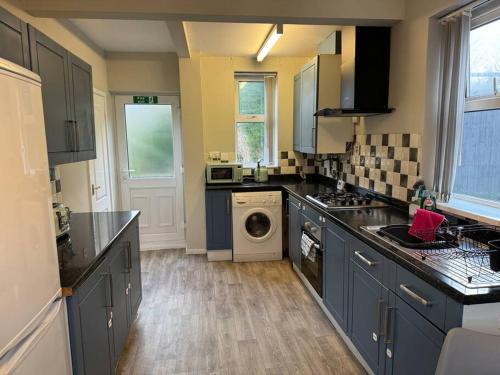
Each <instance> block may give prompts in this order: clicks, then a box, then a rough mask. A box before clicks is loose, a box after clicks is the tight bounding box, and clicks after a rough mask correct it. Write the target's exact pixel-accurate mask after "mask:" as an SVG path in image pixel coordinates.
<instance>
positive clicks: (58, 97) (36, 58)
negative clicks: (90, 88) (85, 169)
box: [29, 26, 76, 165]
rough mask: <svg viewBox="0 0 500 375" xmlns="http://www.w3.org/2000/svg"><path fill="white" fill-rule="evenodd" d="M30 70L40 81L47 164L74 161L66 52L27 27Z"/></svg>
mask: <svg viewBox="0 0 500 375" xmlns="http://www.w3.org/2000/svg"><path fill="white" fill-rule="evenodd" d="M29 35H30V50H31V62H32V68H33V71H34V72H35V73H37V74H38V75H40V77H41V78H42V82H43V84H42V99H43V112H44V118H45V136H46V138H47V149H48V152H49V163H50V164H51V165H54V164H63V163H69V162H72V161H73V151H74V150H75V149H76V145H75V143H76V142H75V141H76V133H75V126H74V122H73V118H72V114H71V105H70V104H71V103H70V99H69V98H70V84H69V78H68V77H69V64H68V62H69V60H68V53H67V51H66V50H65V49H64V48H63V47H61V46H60V45H58V44H57V43H55V42H54V41H53V40H51V39H50V38H48V37H47V36H45V35H43V34H42V33H40V32H39V31H38V30H36V29H34V28H33V27H31V26H30V27H29Z"/></svg>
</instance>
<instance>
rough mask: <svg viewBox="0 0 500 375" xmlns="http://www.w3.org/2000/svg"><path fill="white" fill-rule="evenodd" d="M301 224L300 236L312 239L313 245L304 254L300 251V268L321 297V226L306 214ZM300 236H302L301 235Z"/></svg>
mask: <svg viewBox="0 0 500 375" xmlns="http://www.w3.org/2000/svg"><path fill="white" fill-rule="evenodd" d="M303 217H304V224H303V225H302V236H304V235H305V236H307V237H308V238H309V239H311V240H312V241H313V246H312V247H311V250H310V251H309V254H308V255H307V256H306V255H304V252H302V251H301V265H300V270H301V272H302V274H303V275H304V276H305V278H306V279H307V280H308V281H309V283H310V284H311V286H312V287H313V288H314V290H316V292H317V293H318V295H319V296H320V297H323V245H322V243H321V238H322V237H321V232H322V229H321V226H320V225H318V224H316V223H314V222H313V221H312V220H310V219H309V218H308V217H307V216H305V215H304V216H303ZM301 238H302V237H301Z"/></svg>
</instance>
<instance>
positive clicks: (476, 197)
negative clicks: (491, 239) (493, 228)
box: [453, 8, 500, 206]
mask: <svg viewBox="0 0 500 375" xmlns="http://www.w3.org/2000/svg"><path fill="white" fill-rule="evenodd" d="M498 11H499V9H498V8H497V9H496V10H493V11H492V10H491V9H489V11H488V12H484V11H481V12H474V10H473V13H472V15H473V17H472V21H471V32H470V39H469V41H470V45H469V70H468V72H467V75H468V76H467V95H466V102H465V113H464V120H463V130H462V134H461V142H460V149H459V159H458V163H457V166H456V174H455V182H454V186H453V196H454V197H455V198H459V199H465V200H470V201H475V202H477V203H481V204H487V205H493V206H496V205H499V206H500V151H499V147H498V145H499V144H500V93H499V89H500V13H499V12H498Z"/></svg>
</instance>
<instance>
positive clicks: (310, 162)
mask: <svg viewBox="0 0 500 375" xmlns="http://www.w3.org/2000/svg"><path fill="white" fill-rule="evenodd" d="M313 165H314V159H307V166H308V167H312V166H313Z"/></svg>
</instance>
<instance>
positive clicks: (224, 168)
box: [206, 163, 243, 184]
mask: <svg viewBox="0 0 500 375" xmlns="http://www.w3.org/2000/svg"><path fill="white" fill-rule="evenodd" d="M206 176H207V184H241V183H242V182H243V166H242V165H241V164H239V163H217V164H210V163H209V164H207V169H206Z"/></svg>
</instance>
